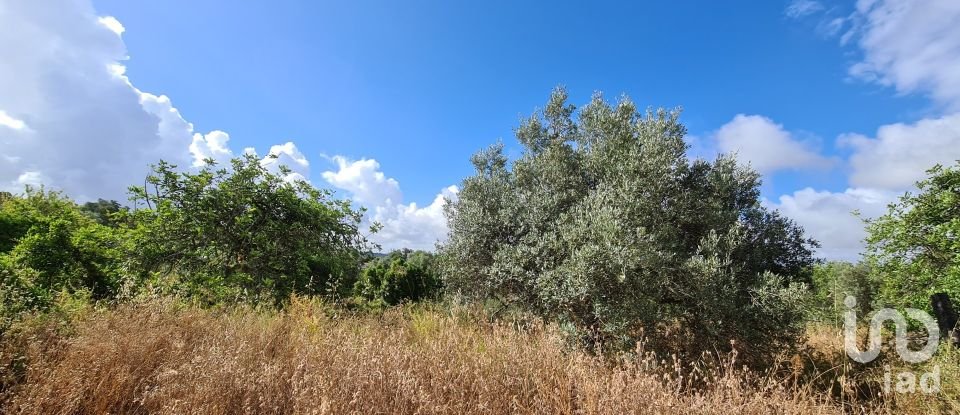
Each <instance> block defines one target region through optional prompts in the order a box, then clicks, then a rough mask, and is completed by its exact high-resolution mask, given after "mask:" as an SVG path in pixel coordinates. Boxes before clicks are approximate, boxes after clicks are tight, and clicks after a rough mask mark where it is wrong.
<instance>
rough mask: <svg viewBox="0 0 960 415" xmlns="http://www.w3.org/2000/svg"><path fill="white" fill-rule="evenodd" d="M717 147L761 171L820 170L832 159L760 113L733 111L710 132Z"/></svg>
mask: <svg viewBox="0 0 960 415" xmlns="http://www.w3.org/2000/svg"><path fill="white" fill-rule="evenodd" d="M712 137H713V140H714V141H715V143H716V146H717V147H718V150H719V151H721V152H724V153H736V154H737V157H738V159H740V160H743V161H748V162H750V165H751V166H753V167H754V168H755V169H757V170H758V171H760V172H761V173H772V172H775V171H778V170H801V169H824V168H829V167H830V166H831V165H832V164H833V162H832V161H831V160H829V159H827V158H825V157H823V156H821V155H820V154H818V153H817V152H816V151H815V150H814V149H813V148H812V147H813V146H812V145H811V143H809V142H805V141H801V140H799V139H797V138H796V137H794V135H793V134H791V133H790V132H789V131H787V130H785V129H784V128H783V126H782V125H780V124H777V123H775V122H773V121H772V120H771V119H769V118H767V117H763V116H760V115H744V114H737V116H735V117H733V120H731V121H730V122H728V123H726V124H724V125H723V126H722V127H720V129H718V130H717V131H715V132H714V133H713V134H712Z"/></svg>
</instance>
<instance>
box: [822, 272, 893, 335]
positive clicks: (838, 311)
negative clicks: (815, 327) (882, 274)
mask: <svg viewBox="0 0 960 415" xmlns="http://www.w3.org/2000/svg"><path fill="white" fill-rule="evenodd" d="M877 289H878V287H877V283H876V281H875V280H874V279H873V277H872V272H871V269H870V266H869V265H867V264H866V263H858V264H851V263H849V262H828V263H826V264H818V265H817V266H815V267H814V270H813V292H814V295H813V298H812V300H813V307H812V309H811V310H810V311H811V312H812V317H813V318H814V319H815V320H819V321H824V322H831V323H835V324H837V325H840V324H842V323H843V313H844V312H845V311H846V310H847V308H846V305H844V299H845V298H847V296H848V295H852V296H854V297H855V298H856V299H857V315H858V316H861V317H865V316H868V315H869V312H870V311H871V310H872V308H873V307H872V304H873V301H874V299H875V296H876V294H877Z"/></svg>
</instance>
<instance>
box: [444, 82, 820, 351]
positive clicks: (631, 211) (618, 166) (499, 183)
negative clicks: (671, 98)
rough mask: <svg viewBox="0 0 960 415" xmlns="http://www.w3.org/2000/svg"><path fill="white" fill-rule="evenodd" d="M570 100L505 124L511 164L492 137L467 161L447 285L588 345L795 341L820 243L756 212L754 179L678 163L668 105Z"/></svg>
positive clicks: (447, 258)
mask: <svg viewBox="0 0 960 415" xmlns="http://www.w3.org/2000/svg"><path fill="white" fill-rule="evenodd" d="M566 98H567V95H566V93H565V91H563V90H562V89H558V90H557V91H555V92H554V93H553V95H552V96H551V98H550V101H549V102H548V103H547V105H546V107H545V109H544V110H543V111H542V112H539V113H537V114H535V115H534V116H532V117H530V118H529V119H527V120H526V121H524V122H523V123H522V124H521V126H520V127H519V128H518V129H517V130H516V137H517V139H518V141H519V142H520V143H521V144H522V146H523V154H522V155H521V156H520V158H519V159H517V160H516V161H514V162H513V163H512V164H511V163H509V161H508V160H507V158H506V156H505V155H504V154H503V145H502V144H497V145H494V146H492V147H490V148H488V149H486V150H483V151H481V152H479V153H477V154H476V155H475V156H473V158H472V160H471V161H472V162H473V164H474V167H475V168H476V174H475V175H474V176H471V177H468V178H466V179H465V180H464V181H463V186H462V191H461V192H460V193H459V200H458V201H451V202H450V203H449V204H448V205H447V208H446V214H447V217H448V222H449V228H450V235H449V236H450V237H449V241H448V242H447V244H446V245H445V246H444V247H443V248H442V255H443V259H444V260H443V268H444V275H445V284H446V287H447V289H448V291H450V292H451V293H452V294H456V295H460V296H463V297H466V298H468V299H469V298H472V299H478V300H483V299H491V298H492V299H495V300H497V301H500V302H502V303H504V304H507V305H514V306H517V307H521V308H524V309H527V310H530V311H533V312H536V313H538V314H540V315H542V316H544V317H547V318H550V319H555V320H559V321H561V322H563V323H564V324H565V325H566V326H567V327H570V328H571V329H572V330H573V331H574V332H575V333H578V334H579V336H580V338H582V339H584V340H585V341H586V342H588V343H589V344H597V343H598V342H600V343H603V344H606V345H615V344H622V345H624V346H632V345H633V342H635V341H636V340H638V339H639V338H640V337H641V335H643V336H645V337H647V338H648V339H651V340H657V339H660V340H663V341H664V343H665V344H666V343H670V344H673V345H674V347H676V348H677V349H678V351H680V352H691V353H696V352H700V351H704V350H710V351H714V350H724V349H728V348H729V346H730V344H731V343H730V341H731V340H735V341H738V344H740V345H750V346H749V347H750V348H751V351H754V352H758V353H759V352H763V351H773V350H774V349H777V348H780V347H789V346H790V345H792V344H793V343H794V341H795V340H796V338H797V336H798V335H799V334H800V332H801V329H802V327H801V323H802V307H801V304H802V301H803V296H804V292H805V288H804V283H808V282H809V281H810V268H811V264H813V263H814V259H813V256H812V253H811V247H813V246H814V244H815V242H813V241H812V240H809V239H807V238H805V237H804V235H803V231H802V229H800V228H799V227H798V226H797V225H795V224H794V223H793V222H791V221H790V220H788V219H786V218H784V217H782V216H781V215H779V214H778V213H777V212H771V211H768V210H766V209H765V208H763V207H762V206H761V205H760V203H759V185H760V178H759V175H758V174H757V173H756V172H754V171H753V170H751V169H749V168H745V167H742V166H740V165H738V164H737V163H736V161H735V160H734V159H733V158H732V157H729V156H721V157H719V158H718V159H716V160H715V161H713V162H708V161H705V160H699V159H698V160H692V161H691V160H689V159H688V158H687V156H686V151H687V147H688V146H687V144H686V143H685V142H684V140H683V137H684V135H685V133H686V130H685V128H684V127H683V126H682V125H681V124H680V123H679V122H678V121H677V118H678V116H679V113H678V112H676V111H673V112H670V111H664V110H658V111H655V112H653V111H647V112H646V113H645V114H641V113H640V112H639V111H638V110H637V108H636V107H635V106H634V104H633V103H632V102H630V101H629V100H627V99H626V98H624V99H623V100H621V101H620V102H619V103H618V104H617V105H615V106H611V105H609V104H608V103H606V102H605V101H604V100H603V99H602V97H601V96H600V95H596V96H594V98H593V100H592V102H591V103H590V104H589V105H587V106H585V107H584V108H582V109H580V111H579V113H578V114H576V112H577V111H576V108H575V107H574V106H572V105H569V104H568V103H567V102H566ZM575 114H576V116H575ZM678 339H679V341H677V340H678Z"/></svg>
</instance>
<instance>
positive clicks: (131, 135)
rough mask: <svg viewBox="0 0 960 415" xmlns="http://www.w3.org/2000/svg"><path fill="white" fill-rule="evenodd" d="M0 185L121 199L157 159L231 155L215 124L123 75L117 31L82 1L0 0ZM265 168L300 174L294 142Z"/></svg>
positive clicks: (301, 161)
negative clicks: (185, 113)
mask: <svg viewBox="0 0 960 415" xmlns="http://www.w3.org/2000/svg"><path fill="white" fill-rule="evenodd" d="M0 27H2V28H3V30H0V51H2V53H3V59H2V60H0V190H5V191H12V192H19V191H22V190H23V186H24V185H27V184H29V185H39V184H44V185H46V186H48V187H51V188H55V189H59V190H64V191H66V192H67V193H68V194H69V195H70V196H72V197H74V198H76V199H79V200H87V199H93V198H97V197H105V198H112V199H118V200H125V199H126V197H125V191H126V188H127V186H128V185H130V184H133V183H135V182H136V177H144V176H145V175H146V174H148V173H149V166H150V164H151V163H156V162H157V161H159V160H160V159H164V160H167V161H169V162H172V163H174V164H178V165H181V166H190V165H193V166H197V165H200V164H201V163H202V160H203V159H205V158H208V157H209V158H213V159H215V160H218V161H225V160H227V159H229V158H230V157H232V156H233V154H234V153H233V151H231V150H230V148H229V146H228V141H229V135H228V134H227V133H225V132H223V131H212V132H209V133H207V134H201V133H199V132H195V131H194V128H193V125H192V124H191V123H189V122H187V121H186V120H185V119H184V118H183V117H182V116H181V114H180V112H179V111H178V110H177V109H176V108H175V107H174V106H173V104H172V102H171V100H170V98H168V97H166V96H164V95H154V94H151V93H148V92H144V91H141V90H139V89H137V88H136V87H135V86H134V85H133V83H132V82H131V80H130V79H129V78H128V77H127V76H126V74H125V69H126V68H125V67H124V65H123V62H124V61H125V60H126V59H127V50H126V46H125V45H124V43H123V39H122V38H121V35H122V34H123V33H124V31H125V29H124V27H123V25H122V24H121V23H120V22H119V21H118V20H117V19H116V18H114V17H111V16H97V15H96V12H95V10H94V9H93V7H92V5H91V4H90V2H89V0H58V1H44V2H31V1H16V0H0ZM268 154H277V155H279V157H278V158H276V159H274V158H264V161H263V163H264V164H266V165H271V166H274V165H277V164H280V163H284V164H289V165H290V167H291V168H293V169H294V172H295V174H296V176H293V178H303V177H306V176H307V167H308V163H306V159H305V158H304V157H303V154H301V153H300V151H299V150H297V149H296V146H295V145H294V144H293V143H289V142H288V143H286V144H283V145H280V146H274V147H273V148H271V149H270V153H268Z"/></svg>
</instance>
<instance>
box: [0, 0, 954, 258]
mask: <svg viewBox="0 0 960 415" xmlns="http://www.w3.org/2000/svg"><path fill="white" fill-rule="evenodd" d="M5 3H6V4H5ZM54 3H57V4H56V5H55V4H54ZM0 6H6V7H7V9H8V10H7V11H6V16H4V13H3V12H0V27H4V26H3V25H2V23H3V22H4V21H3V19H7V23H8V24H7V26H5V27H6V28H5V29H3V28H0V48H2V49H0V51H2V52H3V53H4V54H5V56H8V57H22V59H12V61H11V62H12V63H11V62H8V63H6V64H3V63H0V77H2V75H4V74H6V75H8V76H7V77H6V78H7V80H8V81H6V82H4V81H0V96H6V97H7V99H3V98H0V141H3V140H6V141H3V142H4V143H5V144H8V145H10V146H11V148H14V150H8V152H7V153H4V154H0V155H2V156H5V157H6V159H7V160H8V161H10V162H9V164H8V166H7V168H3V167H2V166H0V183H7V184H8V185H6V186H5V187H15V186H22V184H24V183H30V182H32V181H43V182H44V183H47V184H51V185H53V186H55V187H56V186H59V187H61V188H63V189H65V190H67V191H68V192H69V193H71V194H74V195H75V197H78V198H81V199H82V198H91V197H98V196H99V195H101V194H102V195H114V194H117V193H114V192H115V190H114V189H117V188H121V189H122V186H120V185H119V183H121V182H122V181H123V180H128V178H129V177H139V176H138V174H142V173H141V170H138V167H136V166H140V165H145V164H146V163H145V162H144V160H153V159H155V158H159V157H161V156H162V157H167V158H171V157H172V158H174V159H177V157H180V160H183V162H184V163H185V164H187V165H189V164H190V160H191V154H192V156H193V157H194V158H196V157H197V154H207V155H220V156H224V155H236V154H239V153H240V152H241V151H243V150H242V149H245V148H253V149H256V150H255V151H257V152H258V154H264V153H266V152H274V151H279V152H281V153H283V154H285V155H286V156H285V157H287V158H286V159H284V160H285V161H286V162H292V163H294V164H298V163H299V164H302V166H301V167H302V168H301V169H299V170H298V172H299V173H300V174H302V175H303V176H304V177H306V178H308V179H310V180H311V181H312V182H313V183H315V184H317V185H318V186H322V187H333V188H336V189H338V190H339V191H340V192H341V194H343V195H344V197H352V198H354V199H356V200H357V201H358V202H360V203H363V204H365V205H368V206H370V207H371V210H372V213H371V218H376V219H379V220H383V221H386V222H388V223H390V224H392V225H389V226H388V227H387V228H388V229H387V232H386V233H385V234H384V235H382V236H381V237H380V238H381V242H383V243H384V245H385V246H387V247H397V246H415V247H428V246H430V245H432V243H433V242H434V241H436V240H438V239H442V237H443V233H444V230H445V228H444V225H443V223H442V217H440V216H438V210H437V209H436V207H437V206H439V205H437V204H436V203H435V202H436V200H437V199H436V198H437V195H438V194H442V195H448V196H449V195H452V194H455V189H451V188H450V187H449V186H451V185H457V184H459V182H460V180H461V179H462V178H463V177H465V176H467V175H469V174H470V173H471V170H472V169H471V167H470V164H469V162H468V157H469V156H470V155H471V154H472V153H473V152H474V151H476V150H478V149H480V148H482V147H485V146H487V145H489V144H491V143H493V142H494V141H496V140H497V139H498V138H503V139H504V140H505V142H506V144H507V146H508V148H509V149H510V151H511V152H512V153H513V154H516V153H517V152H518V151H519V150H518V148H517V147H518V146H517V145H516V143H515V141H514V139H513V136H512V129H513V128H514V127H515V126H516V125H517V124H518V120H519V119H520V117H525V116H527V115H529V114H530V113H531V112H532V111H533V110H534V109H535V108H536V107H538V106H541V105H543V103H544V102H545V101H546V98H547V97H548V95H549V92H550V90H551V89H552V88H553V87H555V86H557V85H563V86H565V87H566V88H567V89H568V91H569V92H570V96H571V101H572V102H573V103H575V104H578V105H581V104H584V103H586V102H587V101H588V99H589V97H590V95H591V94H592V93H593V92H594V91H603V92H604V93H605V95H606V96H607V97H608V99H611V100H613V99H616V98H617V97H619V96H620V95H621V94H626V95H629V96H630V97H631V98H632V99H633V101H634V102H636V103H638V104H639V105H640V106H654V107H656V106H665V107H676V106H682V107H683V108H684V113H683V117H682V120H683V122H684V123H685V124H686V125H687V127H688V129H689V132H690V134H691V137H690V140H691V143H693V144H694V151H695V152H696V153H697V154H701V155H704V156H708V157H712V156H713V155H714V154H715V153H716V152H718V151H732V150H735V151H742V154H743V158H744V159H746V160H749V161H750V162H751V163H753V164H754V165H755V166H758V167H759V168H760V169H761V171H762V172H763V173H764V177H765V185H764V188H763V192H764V197H765V198H766V200H767V203H768V204H769V205H770V206H771V207H773V208H778V209H781V210H782V211H784V213H785V214H787V215H789V216H791V217H793V218H795V219H796V220H797V221H798V222H800V223H801V224H802V225H804V226H805V227H807V228H808V230H809V231H810V232H811V233H812V234H814V236H815V237H818V238H819V239H821V240H825V242H827V243H826V244H825V245H827V246H826V247H825V249H824V250H823V251H822V252H821V254H822V255H824V256H826V257H828V258H838V259H855V257H856V255H857V252H859V249H860V247H861V244H860V242H859V240H860V239H861V238H862V226H860V224H859V221H853V220H851V218H850V215H849V214H848V212H849V211H850V210H851V209H860V210H865V211H866V212H867V213H868V214H870V215H875V214H879V212H881V211H882V209H883V206H884V205H885V203H887V202H888V201H890V200H892V198H893V197H894V196H895V195H896V194H899V193H900V192H903V191H905V190H909V189H910V183H912V181H913V180H915V179H916V178H919V177H921V176H922V171H923V170H924V169H925V168H926V167H929V166H931V165H932V164H933V163H934V162H950V161H952V160H956V159H958V158H960V152H958V150H956V148H960V118H954V117H953V116H954V115H956V114H957V113H956V111H957V110H960V75H958V74H960V52H958V50H960V30H958V29H955V28H953V26H954V24H953V23H951V22H956V21H957V19H958V18H960V8H958V7H957V6H956V5H955V2H954V1H951V0H916V1H907V0H860V1H858V2H853V1H838V2H826V1H824V2H818V1H814V0H789V1H787V0H784V1H764V2H746V1H734V2H703V1H679V2H590V3H586V2H572V1H564V2H551V3H550V4H549V5H547V4H537V3H534V2H529V1H520V2H517V1H513V2H509V1H484V2H474V3H473V4H468V3H467V2H441V1H407V2H385V1H352V2H318V1H298V0H289V1H271V2H266V1H242V2H240V1H186V0H171V1H163V2H157V1H154V2H141V1H129V0H93V2H92V3H91V2H90V0H55V1H54V0H51V2H50V3H46V5H34V6H30V5H24V4H22V3H19V2H17V0H0ZM0 10H3V7H0ZM108 16H109V18H108ZM884 16H887V17H888V18H883V17H884ZM890 16H892V18H890ZM105 19H107V20H105ZM107 29H109V30H107ZM121 29H122V30H121ZM891 33H892V34H891ZM891 36H894V37H891ZM31 42H33V43H36V44H35V45H34V44H31ZM38 45H39V46H38ZM28 48H29V49H28ZM125 58H126V59H125ZM88 64H89V65H88ZM4 65H5V66H4ZM88 67H89V69H83V70H78V69H77V68H88ZM101 67H102V68H108V69H101V70H98V69H97V68H101ZM120 67H123V68H124V69H123V70H118V69H116V68H120ZM111 68H112V69H111ZM101 72H102V73H101ZM38 96H39V97H40V98H42V99H37V100H36V102H35V101H34V100H31V99H28V98H36V97H38ZM137 101H138V102H139V105H138V104H137V103H136V102H137ZM51 102H53V103H56V104H57V105H53V104H50V103H51ZM64 108H80V109H82V110H78V111H72V112H68V111H64V110H63V109H64ZM75 112H79V114H75ZM3 117H7V118H8V119H9V120H11V121H9V122H6V124H9V125H7V127H6V129H4V127H3V126H4V125H5V124H4V121H3V120H4V118H3ZM114 119H116V120H121V119H122V120H124V121H123V122H120V121H116V122H111V120H114ZM129 120H135V122H134V121H129ZM158 120H159V123H158ZM14 121H17V122H22V123H23V125H24V127H22V128H14V127H15V125H14ZM128 124H129V125H128ZM16 125H20V124H16ZM91 125H100V126H103V125H109V127H106V126H103V127H100V128H92V127H89V126H91ZM158 125H159V127H158ZM898 125H899V126H901V127H902V128H899V129H898V128H897V126H898ZM68 127H69V128H68ZM885 127H889V128H885ZM61 130H68V131H69V132H70V134H67V133H65V132H62V131H61ZM212 132H213V133H215V134H212V135H208V134H211V133H212ZM31 134H32V135H34V136H35V137H34V138H33V142H34V143H39V144H33V145H34V147H29V146H28V145H27V144H23V143H24V142H26V141H25V140H23V139H22V138H19V137H21V136H25V135H31ZM138 134H140V135H142V138H138V137H140V135H138ZM197 135H199V136H200V137H199V138H197ZM917 137H919V138H917ZM138 140H141V141H138ZM287 142H289V144H284V146H285V147H280V146H278V147H275V148H274V147H271V146H274V145H279V144H281V143H287ZM44 143H48V144H47V145H45V144H44ZM112 143H113V144H112ZM18 145H19V146H21V147H17V146H18ZM188 145H189V148H190V152H189V153H187V147H188ZM18 149H19V150H18ZM94 149H98V150H99V151H98V152H96V153H94ZM267 149H270V150H269V151H268V150H267ZM42 151H47V152H53V154H54V156H53V157H52V158H50V157H47V156H44V157H46V158H43V159H42V160H41V158H40V156H37V154H39V152H42ZM77 151H81V152H84V151H89V152H90V154H91V157H95V158H102V159H103V160H102V162H101V163H100V165H102V166H107V167H104V170H103V171H102V172H98V173H96V174H94V172H88V171H86V169H89V167H87V166H80V165H74V164H71V163H72V162H71V161H70V160H69V159H70V156H71V155H73V154H77V153H76V152H77ZM58 153H62V154H61V155H60V158H58V157H57V156H56V155H57V154H58ZM46 154H50V153H46ZM31 157H35V158H36V159H35V160H34V159H32V158H31ZM47 159H51V160H60V159H62V162H60V161H57V162H53V161H47ZM121 166H122V167H121ZM921 166H922V167H921ZM66 172H69V174H68V173H66ZM878 172H879V173H878ZM85 174H89V175H90V176H100V177H101V178H97V179H90V180H85V179H78V177H84V175H85ZM107 175H108V176H111V177H118V179H117V180H114V181H109V180H105V179H102V176H107ZM434 205H436V206H434ZM431 206H432V207H434V209H432V210H431ZM824 218H835V220H825V219H824Z"/></svg>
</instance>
